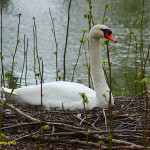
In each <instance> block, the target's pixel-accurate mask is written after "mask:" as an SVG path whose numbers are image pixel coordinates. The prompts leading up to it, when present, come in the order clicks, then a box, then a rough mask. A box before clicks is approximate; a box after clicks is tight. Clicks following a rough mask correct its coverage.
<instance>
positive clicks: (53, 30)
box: [49, 8, 59, 81]
mask: <svg viewBox="0 0 150 150" xmlns="http://www.w3.org/2000/svg"><path fill="white" fill-rule="evenodd" d="M49 14H50V18H51V21H52V25H53V28H52V32H53V34H54V40H55V45H56V50H55V51H54V53H53V54H55V56H56V81H57V79H58V72H59V71H58V43H57V39H56V32H55V24H54V18H53V16H52V13H51V10H50V8H49Z"/></svg>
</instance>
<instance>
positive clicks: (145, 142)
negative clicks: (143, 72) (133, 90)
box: [143, 83, 148, 150]
mask: <svg viewBox="0 0 150 150" xmlns="http://www.w3.org/2000/svg"><path fill="white" fill-rule="evenodd" d="M144 90H145V96H146V111H145V129H144V131H143V132H144V149H145V150H146V149H147V130H148V95H147V87H146V83H144Z"/></svg>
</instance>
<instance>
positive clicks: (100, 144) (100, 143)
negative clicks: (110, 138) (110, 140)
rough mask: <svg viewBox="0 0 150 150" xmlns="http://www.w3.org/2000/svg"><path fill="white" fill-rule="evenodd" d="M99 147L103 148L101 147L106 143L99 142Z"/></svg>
mask: <svg viewBox="0 0 150 150" xmlns="http://www.w3.org/2000/svg"><path fill="white" fill-rule="evenodd" d="M97 145H98V146H99V147H101V146H103V145H105V143H104V142H103V141H99V142H98V143H97Z"/></svg>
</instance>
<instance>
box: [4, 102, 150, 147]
mask: <svg viewBox="0 0 150 150" xmlns="http://www.w3.org/2000/svg"><path fill="white" fill-rule="evenodd" d="M5 105H6V106H7V107H9V108H11V109H13V110H14V111H16V112H17V113H19V114H20V115H22V116H24V117H26V118H27V119H29V120H31V121H33V122H38V123H41V121H40V120H38V119H35V118H33V117H31V116H29V115H26V114H25V113H23V112H22V111H20V110H19V109H18V108H15V107H14V106H12V105H10V104H8V103H5ZM46 124H48V125H54V126H56V127H58V128H60V129H64V130H67V131H76V130H80V131H82V132H85V130H83V129H82V128H77V127H73V126H71V125H67V124H63V123H55V122H46ZM127 131H128V132H130V130H127ZM96 132H98V131H96ZM103 132H106V131H103ZM118 132H122V131H121V130H120V131H118ZM134 132H135V131H134ZM140 132H142V131H140ZM89 133H90V132H89ZM92 136H93V137H95V138H97V139H99V140H103V141H108V140H109V139H108V138H107V137H101V136H99V135H98V134H94V135H92ZM112 142H113V143H114V144H119V145H126V146H130V147H135V148H137V149H141V148H143V146H140V145H136V144H133V143H131V142H126V141H122V140H115V139H112ZM147 148H149V147H147Z"/></svg>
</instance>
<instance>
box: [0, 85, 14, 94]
mask: <svg viewBox="0 0 150 150" xmlns="http://www.w3.org/2000/svg"><path fill="white" fill-rule="evenodd" d="M0 90H1V91H2V92H3V93H4V94H6V95H16V94H14V92H13V91H12V89H8V88H5V87H0Z"/></svg>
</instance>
